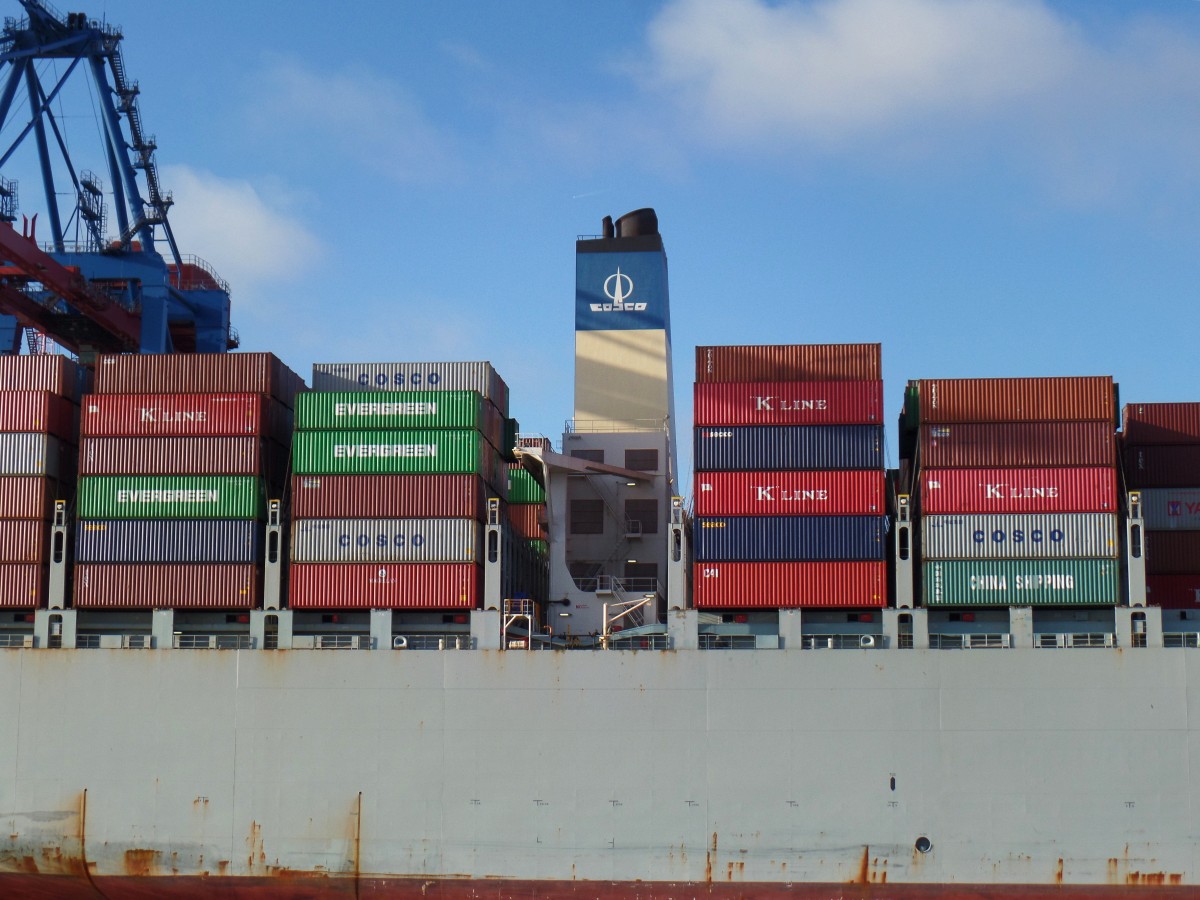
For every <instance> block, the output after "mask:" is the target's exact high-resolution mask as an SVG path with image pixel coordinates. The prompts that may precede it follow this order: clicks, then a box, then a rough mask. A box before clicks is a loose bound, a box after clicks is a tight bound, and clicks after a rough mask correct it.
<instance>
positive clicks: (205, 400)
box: [80, 394, 292, 441]
mask: <svg viewBox="0 0 1200 900" xmlns="http://www.w3.org/2000/svg"><path fill="white" fill-rule="evenodd" d="M80 415H81V429H80V430H81V433H82V434H83V435H84V436H85V437H127V436H128V437H151V436H159V437H185V436H197V435H203V436H208V437H217V436H231V437H234V436H247V435H248V436H255V437H272V438H274V439H276V440H282V441H287V440H288V439H289V438H290V436H291V432H292V413H291V410H289V409H288V408H287V407H286V406H284V405H283V404H282V403H278V402H272V401H271V400H268V399H265V398H264V397H263V396H262V395H261V394H88V395H87V396H86V397H84V398H83V404H82V407H81V410H80Z"/></svg>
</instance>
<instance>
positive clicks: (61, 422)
mask: <svg viewBox="0 0 1200 900" xmlns="http://www.w3.org/2000/svg"><path fill="white" fill-rule="evenodd" d="M0 431H26V432H32V431H36V432H41V433H43V434H52V435H54V436H55V437H57V438H61V439H62V440H63V441H65V442H66V443H68V444H74V443H76V442H77V441H78V439H79V414H78V410H77V408H76V406H75V404H74V403H72V402H71V401H70V400H68V399H67V398H66V397H60V396H59V395H58V394H54V393H51V392H50V391H4V392H2V393H0Z"/></svg>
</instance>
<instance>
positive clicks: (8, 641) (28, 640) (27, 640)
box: [0, 633, 33, 650]
mask: <svg viewBox="0 0 1200 900" xmlns="http://www.w3.org/2000/svg"><path fill="white" fill-rule="evenodd" d="M32 646H33V635H32V634H14V633H9V634H0V648H9V649H14V650H19V649H22V648H25V647H32Z"/></svg>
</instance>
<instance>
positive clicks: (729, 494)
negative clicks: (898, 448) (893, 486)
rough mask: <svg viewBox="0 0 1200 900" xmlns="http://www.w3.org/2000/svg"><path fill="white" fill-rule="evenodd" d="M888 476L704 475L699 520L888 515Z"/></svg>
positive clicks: (699, 476)
mask: <svg viewBox="0 0 1200 900" xmlns="http://www.w3.org/2000/svg"><path fill="white" fill-rule="evenodd" d="M883 489H884V481H883V472H882V471H879V472H866V471H861V472H854V471H851V472H702V473H700V474H697V475H696V490H695V498H696V515H698V516H870V515H882V514H883V512H884V505H883V504H884V492H883Z"/></svg>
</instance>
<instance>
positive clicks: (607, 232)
mask: <svg viewBox="0 0 1200 900" xmlns="http://www.w3.org/2000/svg"><path fill="white" fill-rule="evenodd" d="M600 227H601V229H602V230H601V232H600V233H601V234H602V235H604V238H605V240H609V241H611V240H612V239H613V238H615V237H616V236H617V231H616V229H615V228H613V220H612V216H605V217H604V221H603V222H601V223H600Z"/></svg>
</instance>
